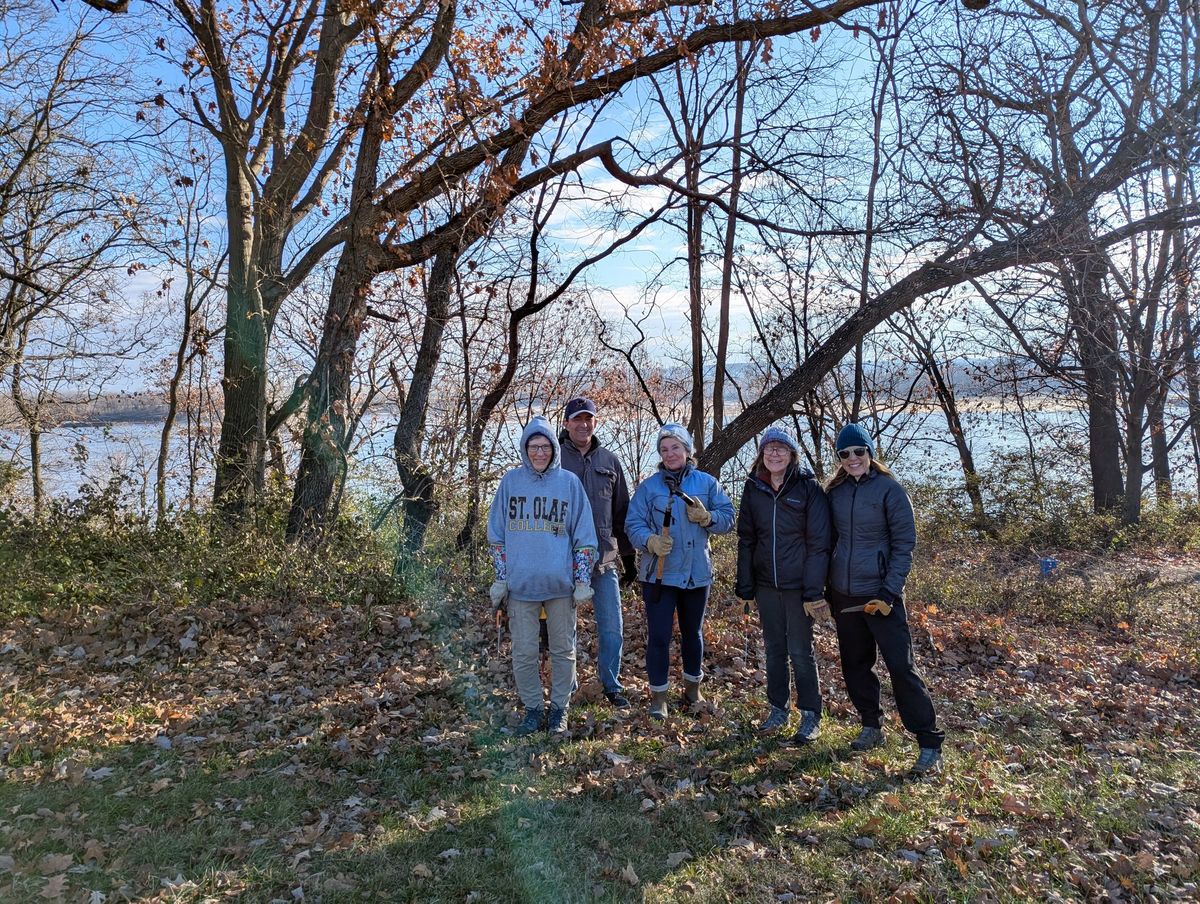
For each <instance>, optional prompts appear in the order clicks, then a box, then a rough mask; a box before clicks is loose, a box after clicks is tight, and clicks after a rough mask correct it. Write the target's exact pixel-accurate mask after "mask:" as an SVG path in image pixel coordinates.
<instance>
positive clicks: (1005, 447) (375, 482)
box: [0, 408, 1196, 512]
mask: <svg viewBox="0 0 1200 904" xmlns="http://www.w3.org/2000/svg"><path fill="white" fill-rule="evenodd" d="M1173 414H1174V415H1175V416H1176V418H1178V417H1181V416H1182V410H1178V411H1176V412H1173ZM392 417H394V415H385V414H381V415H379V416H377V417H376V418H375V421H374V423H371V424H368V425H366V426H365V427H364V432H363V433H362V442H361V444H360V446H359V448H358V449H357V450H356V453H355V457H354V460H353V462H352V467H351V470H350V474H349V483H350V486H351V487H352V488H354V489H356V490H361V491H366V492H369V493H371V494H372V495H376V496H383V497H386V498H390V497H391V495H392V494H394V493H395V492H396V491H397V480H396V471H395V467H394V465H393V464H392V459H391V454H392V447H391V444H392V436H391V427H392V424H391V423H390V419H391V418H392ZM963 421H964V429H965V431H966V434H967V437H968V441H969V442H970V444H971V446H972V451H973V453H974V455H975V460H976V467H977V468H978V469H979V471H980V472H981V473H983V474H985V475H986V474H988V473H989V471H990V470H991V469H992V468H993V467H995V466H996V465H997V463H998V462H1002V461H1004V460H1006V459H1008V458H1009V457H1011V456H1012V455H1014V454H1017V455H1024V454H1026V453H1027V451H1028V442H1029V441H1028V440H1027V439H1026V435H1025V428H1024V427H1023V426H1022V424H1021V423H1020V421H1019V419H1018V418H1017V416H1016V415H1015V414H1013V413H1011V412H1005V411H997V410H989V409H984V410H978V411H970V412H966V413H964V414H963ZM1029 421H1030V423H1029V426H1030V432H1031V433H1032V435H1033V437H1034V445H1035V448H1036V450H1037V451H1036V455H1037V458H1038V461H1039V465H1040V466H1042V467H1044V468H1046V469H1047V471H1049V472H1054V471H1057V472H1058V473H1059V474H1060V475H1062V474H1064V473H1066V472H1070V471H1075V472H1076V473H1086V471H1087V453H1086V443H1087V430H1086V422H1085V421H1084V419H1083V417H1082V415H1081V414H1080V413H1079V412H1076V411H1072V410H1068V409H1064V408H1043V409H1041V410H1037V411H1032V412H1030V414H1029ZM161 430H162V425H161V423H160V422H157V421H123V422H117V423H113V424H106V425H103V426H94V425H72V426H63V427H60V428H58V429H56V430H54V431H53V432H51V433H47V434H44V435H43V437H42V474H43V479H42V482H43V486H44V487H45V490H46V493H47V494H48V495H49V496H52V497H56V498H62V499H70V498H74V497H77V496H79V495H80V493H81V492H83V491H84V489H85V487H90V488H91V489H92V490H100V489H103V488H104V487H105V486H106V485H109V484H110V482H111V481H118V482H119V490H120V495H121V497H122V500H123V504H124V505H125V506H126V507H127V508H129V509H131V510H134V511H139V512H148V511H150V510H152V509H153V507H154V475H155V466H156V461H157V457H158V443H159V435H160V432H161ZM519 433H520V426H519V425H514V426H513V427H512V428H511V429H505V430H503V431H501V437H500V440H499V444H498V447H497V448H498V450H499V453H498V455H499V459H500V462H499V464H500V465H501V467H503V466H504V465H505V464H506V463H508V462H515V460H516V451H515V443H516V440H517V437H518V436H519ZM604 433H605V430H604V427H603V426H602V428H601V431H600V434H601V439H604V438H605V437H604ZM1168 433H1169V434H1170V428H1168ZM885 451H887V452H888V454H889V463H890V464H891V465H892V467H893V469H894V470H896V472H897V474H898V476H899V477H900V478H901V479H902V480H904V479H941V480H947V481H952V482H955V483H957V482H959V481H961V476H962V475H961V466H960V464H959V460H958V452H957V450H956V449H955V447H954V445H953V443H952V442H951V441H950V439H949V437H948V435H947V431H946V426H945V422H944V420H943V419H942V417H941V414H940V413H939V412H933V413H925V414H915V415H913V416H911V417H909V418H907V419H906V421H905V423H904V424H903V426H901V427H900V429H899V430H898V431H897V432H896V434H895V436H894V439H893V440H892V442H891V443H890V444H889V446H888V447H887V448H886V449H885ZM750 452H751V449H749V448H747V450H746V453H745V454H744V455H743V456H740V458H744V459H745V461H740V462H739V463H737V464H734V463H730V464H729V465H727V466H726V476H727V478H728V477H729V476H731V475H740V474H742V473H744V472H745V469H746V467H747V465H748V463H749V457H750V456H749V453H750ZM187 456H188V449H187V443H186V441H185V437H184V435H183V433H182V431H177V432H176V434H175V436H174V437H173V439H172V446H171V454H170V458H169V462H168V464H169V468H168V471H169V476H168V481H167V495H168V500H169V501H170V502H171V503H172V504H173V505H179V504H180V503H181V502H182V501H183V500H185V499H186V495H187V489H188V487H187V478H186V475H187ZM199 458H200V462H201V465H200V468H199V473H198V475H197V489H196V493H197V497H198V499H199V500H200V502H201V504H203V503H204V502H205V501H206V500H207V499H208V498H209V496H210V495H211V492H212V481H213V469H212V464H211V462H212V449H211V448H206V449H202V450H201V454H200V456H199ZM0 460H3V461H7V462H9V463H10V464H11V465H14V466H16V467H17V468H19V469H21V470H22V471H23V472H25V473H24V474H23V475H22V476H21V477H19V478H18V479H17V481H16V483H15V485H14V487H13V491H14V493H15V495H16V496H17V497H18V498H21V497H24V498H27V497H29V495H30V494H31V492H32V486H31V480H30V478H29V476H28V473H27V469H28V445H27V441H26V438H25V437H24V436H23V435H20V434H16V433H14V432H12V431H0ZM655 460H656V457H655V456H654V455H653V454H652V451H649V450H648V451H647V454H645V455H643V456H642V464H643V465H648V466H649V467H652V466H653V463H654V461H655ZM295 464H296V462H295V453H294V451H293V452H292V454H291V456H290V459H289V461H288V468H289V473H294V469H295ZM627 468H628V470H629V472H630V473H629V476H630V479H631V481H632V480H634V479H636V473H635V468H634V467H629V463H628V462H627ZM643 470H649V468H648V467H644V468H643ZM1172 472H1173V473H1172V476H1173V478H1174V480H1175V483H1176V486H1177V487H1179V488H1180V489H1182V490H1184V491H1192V490H1193V489H1194V488H1195V487H1196V469H1195V462H1194V460H1193V459H1192V456H1191V446H1190V444H1189V443H1188V442H1187V441H1186V439H1185V440H1184V441H1181V442H1180V443H1179V444H1177V445H1176V447H1175V450H1174V451H1173V453H1172Z"/></svg>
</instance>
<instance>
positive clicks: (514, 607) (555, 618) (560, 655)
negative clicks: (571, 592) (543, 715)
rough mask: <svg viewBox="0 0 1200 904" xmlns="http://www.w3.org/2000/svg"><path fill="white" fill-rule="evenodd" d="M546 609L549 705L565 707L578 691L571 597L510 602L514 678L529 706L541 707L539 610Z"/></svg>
mask: <svg viewBox="0 0 1200 904" xmlns="http://www.w3.org/2000/svg"><path fill="white" fill-rule="evenodd" d="M543 606H544V607H545V609H546V628H547V630H548V632H549V635H550V665H551V672H550V674H551V688H550V705H551V706H556V707H558V708H559V709H563V710H565V709H566V708H567V707H568V706H570V704H571V694H572V693H574V691H575V602H574V600H572V599H571V597H569V596H564V597H560V598H559V599H554V600H546V601H545V602H544V603H533V602H529V601H528V600H514V599H510V600H509V601H508V630H509V632H510V633H511V635H512V657H513V678H514V679H515V680H516V683H517V694H518V696H520V698H521V703H523V704H524V706H525V708H526V709H541V707H542V676H541V673H540V671H539V670H538V633H539V629H538V613H539V611H540V610H541V609H542V607H543Z"/></svg>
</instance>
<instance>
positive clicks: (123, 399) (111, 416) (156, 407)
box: [0, 392, 167, 426]
mask: <svg viewBox="0 0 1200 904" xmlns="http://www.w3.org/2000/svg"><path fill="white" fill-rule="evenodd" d="M166 412H167V403H166V399H165V398H164V397H163V396H162V395H161V394H159V393H156V392H138V393H121V394H118V395H101V396H96V397H88V396H64V397H63V398H59V399H54V400H52V401H50V402H46V403H44V406H43V408H42V415H43V419H44V421H45V422H47V423H52V424H57V425H59V426H63V425H67V424H92V425H97V426H99V425H103V424H122V423H130V422H143V421H161V420H162V419H163V418H164V417H165V416H166ZM19 419H20V415H19V414H18V413H17V409H16V406H15V405H14V404H13V402H12V400H11V399H8V398H0V424H8V423H12V422H14V421H19Z"/></svg>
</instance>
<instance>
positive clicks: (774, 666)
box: [755, 587, 821, 717]
mask: <svg viewBox="0 0 1200 904" xmlns="http://www.w3.org/2000/svg"><path fill="white" fill-rule="evenodd" d="M800 597H801V594H800V591H799V590H776V589H774V588H773V587H759V588H758V591H757V593H756V594H755V601H756V602H757V603H758V621H759V624H761V625H762V632H763V644H764V645H765V646H766V651H767V701H768V702H769V703H770V704H771V705H772V706H774V707H777V708H778V709H783V710H786V709H789V708H790V707H789V706H788V660H789V659H790V660H791V664H792V674H793V675H794V677H795V681H796V705H797V706H798V707H799V708H800V709H807V710H808V711H809V712H814V713H816V714H817V716H818V717H819V716H820V715H821V682H820V678H819V676H818V674H817V657H816V656H815V655H813V624H812V619H811V618H809V617H808V615H807V614H806V613H805V611H804V603H803V602H801V598H800Z"/></svg>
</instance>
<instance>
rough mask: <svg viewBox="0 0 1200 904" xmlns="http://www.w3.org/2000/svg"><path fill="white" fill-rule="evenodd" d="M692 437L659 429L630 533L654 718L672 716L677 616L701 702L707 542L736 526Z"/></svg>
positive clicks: (691, 694)
mask: <svg viewBox="0 0 1200 904" xmlns="http://www.w3.org/2000/svg"><path fill="white" fill-rule="evenodd" d="M695 451H696V447H695V445H693V443H692V437H691V434H689V433H688V432H687V430H685V429H684V428H683V427H682V426H681V425H679V424H672V423H668V424H663V425H662V427H661V428H660V429H659V432H658V453H659V455H660V456H661V457H662V461H661V463H660V464H659V466H658V470H657V471H655V472H654V474H652V475H651V476H650V477H648V478H646V479H645V480H643V481H642V483H641V484H640V485H639V486H638V488H637V489H636V490H635V491H634V494H633V498H632V499H631V500H630V501H629V514H628V516H627V517H626V519H625V533H626V535H627V536H628V537H629V542H630V543H632V544H633V545H634V547H635V548H637V549H639V550H642V551H644V552H645V555H643V556H642V557H641V563H640V565H639V566H638V568H639V571H638V576H639V578H640V580H641V584H642V597H643V599H644V601H645V605H646V634H647V637H646V675H647V678H648V680H649V685H650V715H651V716H652V717H653V718H655V719H665V718H666V717H667V692H668V691H669V690H670V679H669V678H668V672H669V667H670V646H671V634H672V633H673V629H674V623H675V616H676V614H677V613H678V616H679V637H680V648H681V652H682V658H683V685H684V694H683V699H684V703H685V704H686V705H689V706H694V705H695V704H697V703H701V702H702V701H703V699H704V698H703V696H702V695H701V693H700V682H701V681H702V680H703V678H704V671H703V666H702V663H703V659H704V639H703V635H702V633H701V632H702V629H703V625H704V610H705V606H706V605H707V602H708V589H709V587H710V585H711V584H712V579H713V574H712V558H711V556H710V555H709V550H708V538H709V536H710V535H712V534H723V533H727V532H728V531H729V530H730V529H731V528H732V527H733V503H732V502H730V501H729V496H727V495H726V493H725V491H724V490H723V489H722V488H721V485H720V484H719V483H717V481H716V479H715V478H714V477H713V476H712V475H710V474H706V473H704V472H703V471H701V470H699V469H698V468H697V467H696V462H695V459H694V457H693V456H694V454H695Z"/></svg>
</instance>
